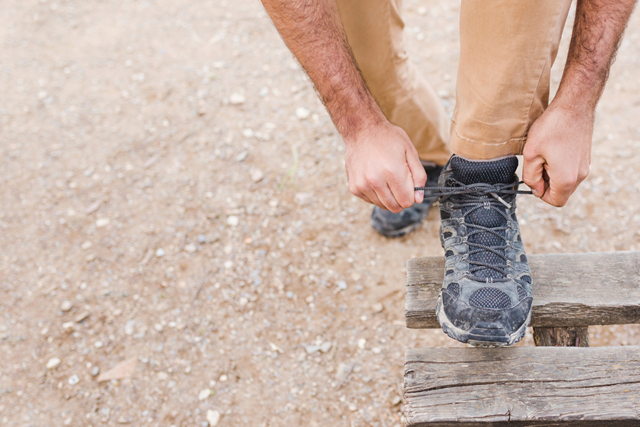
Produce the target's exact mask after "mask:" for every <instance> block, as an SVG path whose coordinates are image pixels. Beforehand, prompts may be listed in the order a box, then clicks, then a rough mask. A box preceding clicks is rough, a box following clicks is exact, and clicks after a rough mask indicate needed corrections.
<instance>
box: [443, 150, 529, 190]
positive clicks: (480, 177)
mask: <svg viewBox="0 0 640 427" xmlns="http://www.w3.org/2000/svg"><path fill="white" fill-rule="evenodd" d="M450 165H451V170H452V171H453V177H454V178H455V179H456V180H458V181H460V182H461V183H463V184H465V185H469V184H477V183H485V184H509V183H511V182H513V175H514V174H515V173H516V169H517V168H518V158H517V157H516V156H511V157H505V158H503V159H499V160H492V161H470V160H467V159H465V158H462V157H458V156H453V157H452V158H451V163H450Z"/></svg>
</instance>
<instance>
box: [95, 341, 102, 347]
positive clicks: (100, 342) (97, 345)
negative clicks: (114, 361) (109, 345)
mask: <svg viewBox="0 0 640 427" xmlns="http://www.w3.org/2000/svg"><path fill="white" fill-rule="evenodd" d="M103 345H104V344H103V343H102V341H96V342H95V343H94V344H93V346H94V347H95V348H102V346H103Z"/></svg>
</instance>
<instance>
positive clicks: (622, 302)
mask: <svg viewBox="0 0 640 427" xmlns="http://www.w3.org/2000/svg"><path fill="white" fill-rule="evenodd" d="M529 265H530V266H531V274H532V276H533V298H534V302H533V314H532V319H531V326H537V327H558V326H589V325H616V324H627V323H640V252H600V253H587V254H545V255H530V256H529ZM443 275H444V258H442V257H434V258H414V259H411V260H409V261H408V262H407V285H406V299H405V315H406V321H407V327H408V328H415V329H420V328H439V327H440V325H438V322H437V320H436V315H435V307H436V300H437V298H438V293H439V292H440V288H441V286H442V278H443Z"/></svg>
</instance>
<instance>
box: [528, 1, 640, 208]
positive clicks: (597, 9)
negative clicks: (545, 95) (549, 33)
mask: <svg viewBox="0 0 640 427" xmlns="http://www.w3.org/2000/svg"><path fill="white" fill-rule="evenodd" d="M635 3H636V0H615V1H614V0H578V3H577V5H576V20H575V22H574V25H573V34H572V35H571V44H570V45H569V53H568V55H567V63H566V65H565V67H564V73H563V74H562V81H560V86H559V87H558V92H557V94H556V96H555V98H554V99H553V102H552V103H551V105H549V108H547V110H546V111H545V112H544V113H542V115H541V116H540V117H538V119H537V120H536V121H535V122H534V123H533V125H531V128H530V129H529V135H528V137H527V144H526V145H525V147H524V153H523V154H524V173H523V175H524V176H523V179H524V182H525V184H527V185H528V186H529V187H531V190H532V191H533V194H534V195H535V196H537V197H541V198H542V200H544V201H545V202H547V203H549V204H551V205H553V206H564V205H565V203H567V200H568V199H569V196H571V194H572V193H573V192H574V191H575V189H576V188H577V187H578V184H580V183H581V182H582V181H583V180H584V179H585V178H586V177H587V175H588V173H589V163H590V162H591V138H592V136H593V118H594V114H595V113H594V112H595V109H596V104H597V103H598V100H599V99H600V96H601V95H602V90H603V89H604V85H605V83H606V81H607V77H608V76H609V69H610V68H611V64H612V63H613V60H614V59H615V55H616V51H617V49H618V46H619V45H620V40H621V38H622V33H623V32H624V29H625V28H626V26H627V23H628V22H629V16H630V15H631V12H632V11H633V8H634V6H635Z"/></svg>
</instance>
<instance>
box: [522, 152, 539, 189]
mask: <svg viewBox="0 0 640 427" xmlns="http://www.w3.org/2000/svg"><path fill="white" fill-rule="evenodd" d="M544 165H545V160H544V158H542V157H541V156H536V157H534V158H533V159H527V158H526V157H525V159H524V164H523V165H522V180H523V181H524V183H525V184H527V186H529V188H531V192H532V193H533V195H534V196H536V197H542V196H543V195H544V193H545V180H544Z"/></svg>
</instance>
